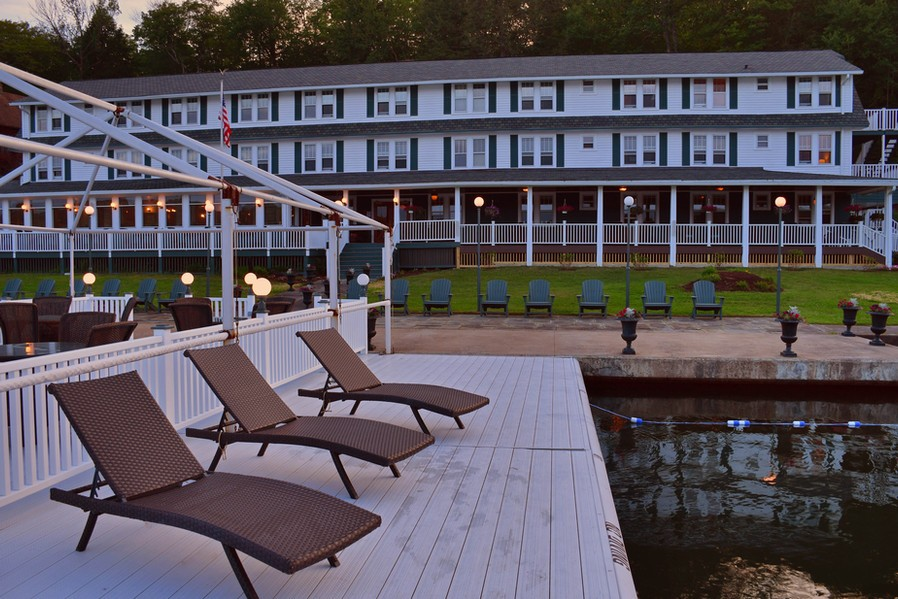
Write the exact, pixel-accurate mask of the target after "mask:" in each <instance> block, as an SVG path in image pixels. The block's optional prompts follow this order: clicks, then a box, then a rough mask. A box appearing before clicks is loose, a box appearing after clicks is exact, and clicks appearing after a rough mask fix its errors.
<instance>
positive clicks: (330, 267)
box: [327, 215, 340, 328]
mask: <svg viewBox="0 0 898 599" xmlns="http://www.w3.org/2000/svg"><path fill="white" fill-rule="evenodd" d="M339 218H340V217H339V216H338V215H332V216H330V217H329V218H328V219H327V284H328V297H329V303H330V308H331V310H336V309H337V302H338V299H339V297H340V272H339V271H338V269H337V256H338V255H339V254H340V242H339V237H338V236H337V220H338V219H339ZM335 314H336V312H335ZM339 321H340V319H339V318H335V319H334V325H335V328H339Z"/></svg>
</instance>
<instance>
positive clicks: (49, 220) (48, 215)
mask: <svg viewBox="0 0 898 599" xmlns="http://www.w3.org/2000/svg"><path fill="white" fill-rule="evenodd" d="M31 205H32V206H34V203H33V202H32V204H31ZM32 219H33V217H32ZM33 222H34V221H33V220H32V223H33ZM44 226H45V227H47V228H48V229H51V228H53V200H44Z"/></svg>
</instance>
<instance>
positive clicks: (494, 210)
mask: <svg viewBox="0 0 898 599" xmlns="http://www.w3.org/2000/svg"><path fill="white" fill-rule="evenodd" d="M483 213H484V214H485V215H486V216H487V217H488V218H496V217H497V216H499V207H498V206H496V205H495V204H493V203H492V202H490V205H489V206H486V207H485V208H484V209H483Z"/></svg>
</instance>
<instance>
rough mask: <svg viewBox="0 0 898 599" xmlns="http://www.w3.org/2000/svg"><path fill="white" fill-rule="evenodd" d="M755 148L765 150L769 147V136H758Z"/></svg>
mask: <svg viewBox="0 0 898 599" xmlns="http://www.w3.org/2000/svg"><path fill="white" fill-rule="evenodd" d="M755 147H756V148H757V149H759V150H766V149H767V148H769V147H770V136H769V135H766V134H758V137H757V142H756V144H755Z"/></svg>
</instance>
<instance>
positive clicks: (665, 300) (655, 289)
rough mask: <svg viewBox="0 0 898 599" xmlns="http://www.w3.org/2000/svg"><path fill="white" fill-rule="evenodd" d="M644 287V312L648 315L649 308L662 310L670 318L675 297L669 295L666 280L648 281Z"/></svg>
mask: <svg viewBox="0 0 898 599" xmlns="http://www.w3.org/2000/svg"><path fill="white" fill-rule="evenodd" d="M644 289H645V293H644V295H643V296H642V313H643V314H644V315H645V316H648V313H649V310H661V311H663V312H664V316H667V317H668V318H670V310H671V308H672V307H673V301H674V297H673V296H672V295H667V285H666V284H665V283H664V281H646V282H645V286H644Z"/></svg>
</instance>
